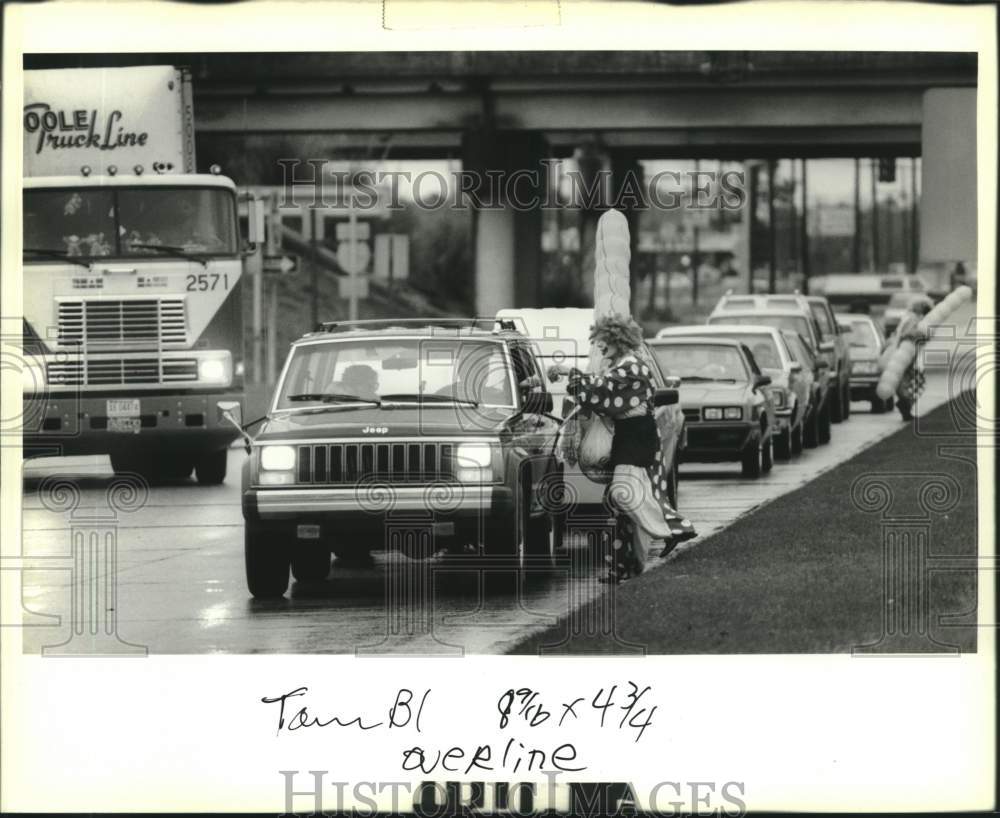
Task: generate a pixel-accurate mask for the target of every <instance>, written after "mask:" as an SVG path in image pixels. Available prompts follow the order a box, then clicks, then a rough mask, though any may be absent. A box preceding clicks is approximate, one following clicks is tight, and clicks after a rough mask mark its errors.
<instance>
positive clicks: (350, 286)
mask: <svg viewBox="0 0 1000 818" xmlns="http://www.w3.org/2000/svg"><path fill="white" fill-rule="evenodd" d="M337 289H338V291H339V293H338V294H339V295H340V297H341V298H368V277H367V276H357V275H354V276H338V278H337Z"/></svg>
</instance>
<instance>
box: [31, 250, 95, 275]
mask: <svg viewBox="0 0 1000 818" xmlns="http://www.w3.org/2000/svg"><path fill="white" fill-rule="evenodd" d="M23 249H24V252H25V253H31V254H32V255H35V256H45V257H46V258H55V259H59V261H68V262H69V263H70V264H77V265H79V266H80V267H85V268H86V269H88V270H89V269H90V265H91V264H93V262H91V261H84V260H83V259H82V258H79V257H78V256H70V255H68V254H67V251H66V250H49V249H47V248H45V247H25V248H23Z"/></svg>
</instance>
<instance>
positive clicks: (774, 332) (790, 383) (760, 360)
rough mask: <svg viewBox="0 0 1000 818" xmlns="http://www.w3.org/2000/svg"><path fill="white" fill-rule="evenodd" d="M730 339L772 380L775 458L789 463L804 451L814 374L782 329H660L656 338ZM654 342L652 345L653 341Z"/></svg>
mask: <svg viewBox="0 0 1000 818" xmlns="http://www.w3.org/2000/svg"><path fill="white" fill-rule="evenodd" d="M692 336H695V337H708V338H727V339H729V340H732V341H739V342H740V343H742V344H745V345H746V347H747V348H748V349H749V350H750V352H751V354H752V355H753V357H754V360H755V362H756V363H757V366H759V367H760V369H761V371H762V372H763V373H764V374H765V375H767V376H769V377H770V378H771V385H770V386H769V387H767V391H768V393H769V394H770V396H771V401H772V403H773V404H774V415H775V428H774V457H775V459H776V460H788V459H790V458H791V456H792V455H794V454H799V453H800V452H801V451H802V436H803V430H804V429H805V425H806V418H807V417H808V414H809V411H810V409H811V406H812V401H813V397H812V396H813V393H814V391H815V390H814V389H813V373H812V370H811V369H809V370H806V369H803V367H802V364H801V363H799V362H798V361H797V360H795V358H794V357H793V356H792V353H791V351H790V350H789V349H788V343H787V342H786V341H785V338H784V336H783V335H782V334H781V330H778V329H775V328H774V327H768V326H763V325H761V326H752V325H748V326H741V325H739V324H713V325H711V326H708V327H706V326H698V325H692V326H683V327H668V328H664V329H661V330H660V331H659V332H658V333H657V334H656V337H657V338H683V337H692ZM651 343H653V342H651Z"/></svg>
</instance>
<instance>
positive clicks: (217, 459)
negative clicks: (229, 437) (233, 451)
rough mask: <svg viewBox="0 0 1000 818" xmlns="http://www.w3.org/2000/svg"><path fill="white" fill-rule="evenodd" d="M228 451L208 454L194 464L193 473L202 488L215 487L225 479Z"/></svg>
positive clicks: (222, 450)
mask: <svg viewBox="0 0 1000 818" xmlns="http://www.w3.org/2000/svg"><path fill="white" fill-rule="evenodd" d="M228 459H229V450H228V449H219V450H218V451H215V452H210V453H208V454H206V455H205V456H204V457H202V458H201V460H199V461H198V462H197V463H195V464H194V473H195V476H196V477H197V478H198V482H199V483H201V484H202V485H203V486H217V485H219V484H220V483H222V482H224V481H225V479H226V461H227V460H228Z"/></svg>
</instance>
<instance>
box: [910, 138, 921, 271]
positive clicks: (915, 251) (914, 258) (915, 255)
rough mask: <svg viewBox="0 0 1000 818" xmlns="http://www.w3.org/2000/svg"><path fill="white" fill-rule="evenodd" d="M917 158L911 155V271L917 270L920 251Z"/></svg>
mask: <svg viewBox="0 0 1000 818" xmlns="http://www.w3.org/2000/svg"><path fill="white" fill-rule="evenodd" d="M917 213H918V211H917V158H916V157H915V156H912V157H910V272H911V273H915V272H916V271H917V265H918V264H919V263H920V258H919V255H920V251H919V247H920V245H919V244H918V241H917V230H918V228H917Z"/></svg>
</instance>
